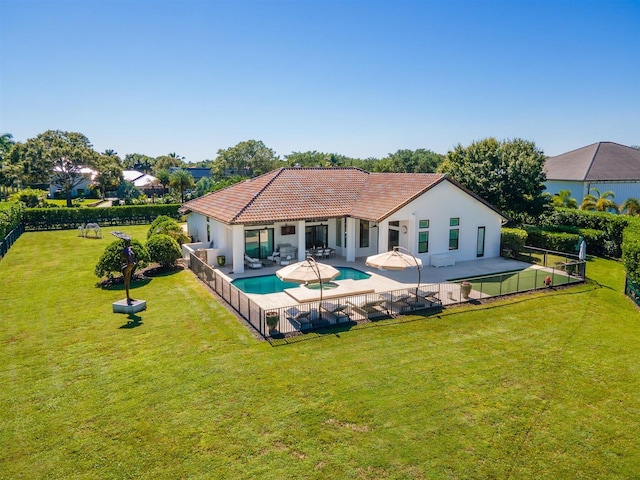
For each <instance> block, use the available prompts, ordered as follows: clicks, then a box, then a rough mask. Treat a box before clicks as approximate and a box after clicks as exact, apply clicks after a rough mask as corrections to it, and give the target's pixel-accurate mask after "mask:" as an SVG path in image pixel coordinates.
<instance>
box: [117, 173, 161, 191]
mask: <svg viewBox="0 0 640 480" xmlns="http://www.w3.org/2000/svg"><path fill="white" fill-rule="evenodd" d="M122 177H123V178H124V180H125V181H126V182H131V183H133V186H134V187H136V188H137V189H138V190H141V191H143V192H144V194H145V195H148V196H149V195H153V194H154V193H158V194H159V193H162V186H159V184H158V179H157V178H156V177H154V176H153V175H148V174H146V173H142V172H139V171H137V170H123V171H122Z"/></svg>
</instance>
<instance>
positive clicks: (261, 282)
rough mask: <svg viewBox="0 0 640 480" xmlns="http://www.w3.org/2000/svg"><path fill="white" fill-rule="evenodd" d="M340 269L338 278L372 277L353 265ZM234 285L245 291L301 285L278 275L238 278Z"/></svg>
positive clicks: (265, 292) (271, 290)
mask: <svg viewBox="0 0 640 480" xmlns="http://www.w3.org/2000/svg"><path fill="white" fill-rule="evenodd" d="M336 268H337V269H338V270H340V275H338V276H337V277H336V278H335V279H336V280H346V279H351V280H365V279H367V278H370V277H371V275H369V274H368V273H364V272H361V271H360V270H356V269H355V268H351V267H336ZM231 283H232V284H233V285H234V286H236V287H238V288H239V289H240V290H242V291H243V292H244V293H261V294H267V293H280V292H284V289H285V288H295V287H299V286H300V284H298V283H290V282H283V281H282V280H280V279H279V278H278V277H277V276H276V275H261V276H259V277H249V278H238V279H237V280H234V281H233V282H231Z"/></svg>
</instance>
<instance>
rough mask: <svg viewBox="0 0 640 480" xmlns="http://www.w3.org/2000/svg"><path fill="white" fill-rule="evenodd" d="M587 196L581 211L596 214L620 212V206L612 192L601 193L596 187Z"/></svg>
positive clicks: (583, 200)
mask: <svg viewBox="0 0 640 480" xmlns="http://www.w3.org/2000/svg"><path fill="white" fill-rule="evenodd" d="M589 192H594V193H595V195H594V194H592V193H588V194H587V195H585V196H584V198H583V199H582V204H581V205H580V210H590V211H596V212H616V213H617V212H618V205H616V203H615V202H614V201H613V199H614V198H615V194H614V193H613V192H612V191H611V190H607V191H606V192H603V193H602V194H601V193H600V190H598V189H597V188H595V187H592V188H591V189H590V190H589Z"/></svg>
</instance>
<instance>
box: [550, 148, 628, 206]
mask: <svg viewBox="0 0 640 480" xmlns="http://www.w3.org/2000/svg"><path fill="white" fill-rule="evenodd" d="M545 173H546V175H547V181H546V182H545V185H546V187H547V191H548V192H549V193H550V194H552V195H554V194H556V193H558V192H559V191H560V190H570V191H571V196H572V197H573V198H575V199H576V200H577V202H578V204H580V203H581V202H582V199H583V198H584V196H585V195H587V194H588V193H589V192H590V190H591V189H592V188H597V189H598V191H599V192H600V193H601V194H602V193H604V192H606V191H611V192H613V193H614V195H615V198H614V199H613V200H614V201H615V202H616V203H617V204H618V205H620V204H622V203H623V202H624V201H625V200H627V199H628V198H631V197H634V198H637V199H640V150H637V149H635V148H631V147H626V146H624V145H620V144H618V143H613V142H598V143H594V144H593V145H588V146H586V147H582V148H578V149H577V150H573V151H571V152H567V153H563V154H562V155H558V156H556V157H549V158H547V160H546V162H545Z"/></svg>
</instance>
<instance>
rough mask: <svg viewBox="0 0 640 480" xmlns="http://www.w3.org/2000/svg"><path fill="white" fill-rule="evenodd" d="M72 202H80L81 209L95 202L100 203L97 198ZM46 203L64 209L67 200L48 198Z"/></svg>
mask: <svg viewBox="0 0 640 480" xmlns="http://www.w3.org/2000/svg"><path fill="white" fill-rule="evenodd" d="M73 201H74V202H80V206H81V207H87V206H89V205H93V204H94V203H96V202H100V199H97V198H85V199H83V200H77V199H74V200H73ZM47 203H52V204H54V205H57V206H59V207H66V206H67V200H66V199H64V198H62V199H60V198H48V199H47Z"/></svg>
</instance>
